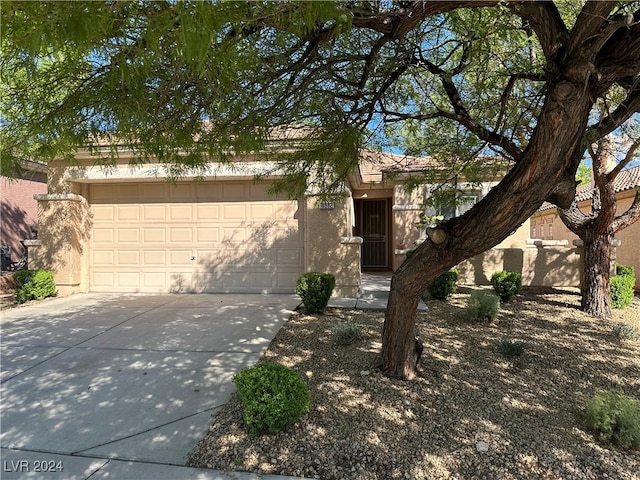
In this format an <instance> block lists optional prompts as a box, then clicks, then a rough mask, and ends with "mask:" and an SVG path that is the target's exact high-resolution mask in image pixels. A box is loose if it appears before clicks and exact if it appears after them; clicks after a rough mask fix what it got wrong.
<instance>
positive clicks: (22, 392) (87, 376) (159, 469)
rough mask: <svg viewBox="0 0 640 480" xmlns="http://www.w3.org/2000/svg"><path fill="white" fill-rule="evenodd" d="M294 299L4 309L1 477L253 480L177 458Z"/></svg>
mask: <svg viewBox="0 0 640 480" xmlns="http://www.w3.org/2000/svg"><path fill="white" fill-rule="evenodd" d="M298 304H299V298H298V297H297V296H294V295H235V294H226V295H218V294H215V295H213V294H212V295H204V294H203V295H104V294H81V295H74V296H71V297H66V298H60V299H54V300H51V301H45V302H42V303H39V304H36V305H33V306H27V307H22V308H17V309H14V310H9V311H4V312H2V313H1V315H2V321H1V335H2V337H1V341H2V364H1V365H2V368H1V381H2V385H1V389H0V393H1V395H2V398H1V400H2V403H1V405H2V411H1V418H0V420H1V433H0V442H1V446H2V464H1V465H0V469H1V470H0V475H1V476H2V478H3V479H5V478H29V475H31V476H32V477H33V478H47V479H52V478H65V479H75V478H78V479H86V478H88V477H89V476H91V478H92V480H93V479H98V478H112V479H113V478H116V479H126V478H137V479H141V478H155V479H157V478H176V479H179V478H202V479H209V478H220V479H222V478H259V477H257V476H254V475H246V476H237V475H235V476H228V477H227V476H224V475H223V474H221V473H220V472H214V471H206V470H197V469H189V468H185V467H181V468H178V467H176V468H177V469H176V468H174V466H183V465H184V464H185V462H186V456H187V454H188V453H189V452H190V451H191V450H192V449H193V447H194V446H195V445H196V443H197V442H198V440H200V439H201V438H202V437H203V435H204V434H205V432H206V431H207V428H208V425H209V424H210V422H211V415H212V414H214V413H215V412H216V411H217V410H218V409H219V408H221V406H222V405H224V404H225V403H226V402H227V401H228V400H229V398H230V396H231V394H232V393H233V392H234V391H235V386H234V385H233V383H232V377H233V375H234V374H235V373H236V372H238V371H239V370H241V369H242V368H244V367H246V366H250V365H253V364H255V362H256V361H257V360H258V359H259V358H260V356H261V355H262V353H263V352H264V350H266V348H267V346H268V345H269V343H270V342H271V340H272V338H273V337H274V335H275V334H276V333H277V332H278V330H279V329H280V327H281V325H282V324H283V322H285V321H286V319H287V318H288V317H289V315H290V314H291V312H292V310H293V309H294V308H295V307H296V306H297V305H298ZM44 462H46V463H44ZM59 467H62V471H60V468H59ZM35 470H40V472H36V471H35ZM43 470H45V471H43ZM46 470H51V471H49V472H47V471H46ZM27 473H28V475H27ZM272 478H277V477H272Z"/></svg>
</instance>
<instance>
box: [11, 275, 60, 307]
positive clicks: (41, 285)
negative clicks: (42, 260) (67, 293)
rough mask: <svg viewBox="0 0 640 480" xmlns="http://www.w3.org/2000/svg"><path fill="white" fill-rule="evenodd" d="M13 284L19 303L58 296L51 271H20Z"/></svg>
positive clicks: (14, 277) (14, 276)
mask: <svg viewBox="0 0 640 480" xmlns="http://www.w3.org/2000/svg"><path fill="white" fill-rule="evenodd" d="M13 283H14V285H15V289H16V301H17V302H18V303H24V302H27V301H29V300H40V299H42V298H47V297H54V296H55V295H56V294H57V291H56V282H55V281H54V279H53V272H51V271H49V270H19V271H17V272H15V273H14V274H13Z"/></svg>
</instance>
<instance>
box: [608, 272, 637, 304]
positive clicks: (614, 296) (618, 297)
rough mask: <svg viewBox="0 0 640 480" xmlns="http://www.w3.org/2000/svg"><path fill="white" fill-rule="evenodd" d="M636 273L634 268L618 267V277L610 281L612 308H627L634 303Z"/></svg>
mask: <svg viewBox="0 0 640 480" xmlns="http://www.w3.org/2000/svg"><path fill="white" fill-rule="evenodd" d="M635 286H636V273H635V270H634V268H633V267H627V266H625V265H620V264H617V265H616V275H615V276H614V277H611V279H610V280H609V289H610V291H611V306H612V307H613V308H625V307H628V306H629V305H631V303H632V302H633V295H634V288H635Z"/></svg>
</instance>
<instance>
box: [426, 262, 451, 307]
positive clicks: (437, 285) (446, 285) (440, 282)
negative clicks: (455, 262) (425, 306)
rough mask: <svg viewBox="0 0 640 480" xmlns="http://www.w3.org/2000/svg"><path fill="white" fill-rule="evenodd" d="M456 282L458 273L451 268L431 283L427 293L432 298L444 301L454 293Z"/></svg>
mask: <svg viewBox="0 0 640 480" xmlns="http://www.w3.org/2000/svg"><path fill="white" fill-rule="evenodd" d="M457 281H458V271H457V270H456V269H455V268H452V269H451V270H449V271H448V272H445V273H443V274H442V275H440V276H439V277H438V278H436V279H435V280H434V281H433V283H431V285H429V286H428V287H427V291H428V292H429V294H430V295H431V297H433V298H436V299H438V300H446V299H447V298H449V297H450V296H451V295H453V294H454V293H455V292H456V288H457V285H456V282H457Z"/></svg>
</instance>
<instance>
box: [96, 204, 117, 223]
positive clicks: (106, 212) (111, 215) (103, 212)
mask: <svg viewBox="0 0 640 480" xmlns="http://www.w3.org/2000/svg"><path fill="white" fill-rule="evenodd" d="M92 208H93V221H94V222H102V221H107V222H112V221H114V220H115V218H116V208H115V207H114V206H113V205H93V207H92Z"/></svg>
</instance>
